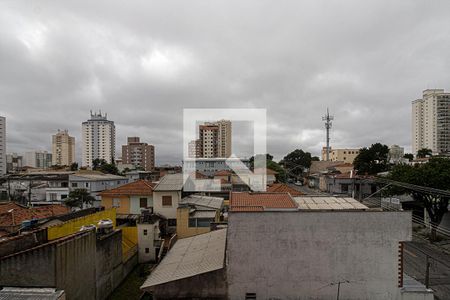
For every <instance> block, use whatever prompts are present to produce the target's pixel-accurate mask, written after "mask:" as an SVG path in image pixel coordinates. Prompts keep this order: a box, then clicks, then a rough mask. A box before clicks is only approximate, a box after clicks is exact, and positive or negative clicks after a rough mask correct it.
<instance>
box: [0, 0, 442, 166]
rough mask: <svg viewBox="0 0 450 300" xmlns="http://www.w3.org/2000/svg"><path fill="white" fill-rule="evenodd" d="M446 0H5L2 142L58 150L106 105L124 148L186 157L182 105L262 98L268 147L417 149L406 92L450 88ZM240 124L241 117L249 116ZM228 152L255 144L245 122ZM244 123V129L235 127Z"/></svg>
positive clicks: (237, 103) (1, 19) (0, 14)
mask: <svg viewBox="0 0 450 300" xmlns="http://www.w3.org/2000/svg"><path fill="white" fill-rule="evenodd" d="M449 11H450V2H449V1H432V2H430V1H415V0H412V1H394V2H393V1H387V0H381V1H363V2H362V1H345V2H342V1H326V2H325V1H323V2H322V1H309V2H303V1H287V2H283V3H279V2H272V1H263V0H260V1H211V2H209V1H208V2H205V1H189V2H185V1H183V2H181V1H180V2H176V1H175V2H167V1H151V2H150V1H133V2H132V3H128V2H127V3H124V2H119V1H95V2H94V1H64V2H63V1H39V2H29V1H2V2H1V3H0V65H1V66H2V68H0V116H5V117H6V119H7V125H6V128H7V141H8V144H7V152H8V153H12V152H18V153H24V152H26V151H29V150H39V149H42V150H47V151H51V136H52V134H55V133H56V132H57V130H58V129H68V130H69V133H70V135H72V136H74V137H75V139H76V144H77V145H76V157H77V161H79V162H80V158H81V123H82V122H83V121H86V120H87V119H88V118H89V116H90V110H93V111H98V110H101V111H102V112H104V113H105V112H106V113H108V119H110V120H113V121H114V122H115V125H116V138H117V142H116V148H117V149H120V146H121V145H123V144H126V138H127V137H128V136H139V137H140V138H141V140H142V141H144V142H147V143H149V144H153V145H155V155H156V163H157V164H158V165H159V164H164V163H170V164H175V163H180V161H181V159H182V150H183V148H182V147H183V145H182V133H183V131H182V114H183V108H266V109H267V118H268V138H267V143H268V144H267V146H268V152H269V153H271V154H273V155H274V156H275V159H277V160H278V159H281V158H282V157H283V156H284V155H285V154H287V153H288V152H290V151H292V150H294V149H296V148H300V149H303V150H305V151H309V152H311V153H312V154H313V155H317V156H319V155H320V153H321V149H322V147H323V146H325V129H324V125H323V122H322V119H321V118H322V116H323V115H324V114H325V112H326V108H327V107H329V109H330V113H331V114H332V115H334V117H335V120H334V122H333V129H332V131H331V147H333V148H339V147H349V148H355V147H362V146H370V144H372V143H375V142H381V143H384V144H387V145H392V144H398V145H400V146H402V147H405V152H410V151H411V101H412V100H415V99H418V98H421V96H422V91H423V90H425V89H427V88H442V89H445V91H449V90H450V86H449V83H450V73H449V71H448V70H449V68H450V56H449V55H448V53H450V18H449V15H448V12H449ZM244 127H245V126H244ZM241 133H242V134H241V135H237V136H236V134H238V133H237V132H235V130H233V134H235V136H234V137H233V148H234V149H233V150H234V151H233V152H242V153H246V152H248V151H247V149H250V148H251V147H249V140H248V138H245V137H246V136H248V130H244V129H243V130H242V132H241ZM239 136H241V138H239Z"/></svg>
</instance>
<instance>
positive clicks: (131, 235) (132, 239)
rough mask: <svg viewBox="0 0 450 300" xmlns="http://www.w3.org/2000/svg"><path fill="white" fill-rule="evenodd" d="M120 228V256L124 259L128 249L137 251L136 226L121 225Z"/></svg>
mask: <svg viewBox="0 0 450 300" xmlns="http://www.w3.org/2000/svg"><path fill="white" fill-rule="evenodd" d="M120 229H122V256H123V258H124V260H126V258H127V257H128V256H129V255H128V253H129V252H130V251H137V244H138V232H137V227H121V228H120Z"/></svg>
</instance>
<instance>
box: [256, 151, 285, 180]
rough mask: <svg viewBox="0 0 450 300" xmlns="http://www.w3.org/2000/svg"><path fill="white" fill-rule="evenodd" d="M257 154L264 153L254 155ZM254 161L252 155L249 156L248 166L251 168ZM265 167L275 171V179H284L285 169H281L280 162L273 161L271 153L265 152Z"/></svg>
mask: <svg viewBox="0 0 450 300" xmlns="http://www.w3.org/2000/svg"><path fill="white" fill-rule="evenodd" d="M258 155H264V154H257V155H256V156H258ZM254 162H255V158H254V156H252V157H250V168H251V169H254V168H255V166H254ZM257 167H258V166H257ZM266 168H267V169H271V170H274V171H275V172H277V175H275V177H276V179H277V181H279V182H285V181H286V171H285V170H284V169H283V167H282V166H280V164H278V163H277V162H275V161H273V155H270V154H269V153H267V154H266Z"/></svg>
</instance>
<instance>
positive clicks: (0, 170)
mask: <svg viewBox="0 0 450 300" xmlns="http://www.w3.org/2000/svg"><path fill="white" fill-rule="evenodd" d="M3 174H6V118H5V117H1V116H0V175H3Z"/></svg>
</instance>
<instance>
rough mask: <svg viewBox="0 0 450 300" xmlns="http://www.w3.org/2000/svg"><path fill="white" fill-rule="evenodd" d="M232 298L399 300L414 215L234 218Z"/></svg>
mask: <svg viewBox="0 0 450 300" xmlns="http://www.w3.org/2000/svg"><path fill="white" fill-rule="evenodd" d="M228 226H229V227H228V237H227V243H228V246H227V278H228V295H229V299H244V298H245V294H246V293H256V294H257V299H287V300H289V299H336V296H337V285H332V284H333V283H337V282H339V281H349V283H343V284H342V285H341V287H340V299H400V297H401V295H400V289H399V288H398V287H397V284H398V277H397V276H398V275H397V273H398V269H397V267H398V247H399V242H400V241H408V240H411V214H410V213H409V212H261V213H230V214H229V225H228Z"/></svg>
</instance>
